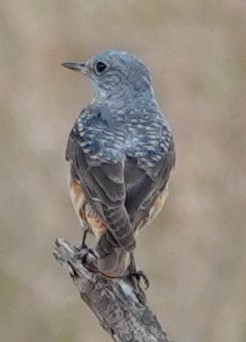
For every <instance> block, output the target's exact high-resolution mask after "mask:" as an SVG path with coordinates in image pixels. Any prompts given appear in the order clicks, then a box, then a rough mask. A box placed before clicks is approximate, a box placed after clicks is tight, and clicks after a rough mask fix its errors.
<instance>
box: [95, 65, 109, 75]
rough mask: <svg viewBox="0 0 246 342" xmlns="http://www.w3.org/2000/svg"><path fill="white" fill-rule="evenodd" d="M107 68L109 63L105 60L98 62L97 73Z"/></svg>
mask: <svg viewBox="0 0 246 342" xmlns="http://www.w3.org/2000/svg"><path fill="white" fill-rule="evenodd" d="M106 68H107V65H106V64H105V63H103V62H97V64H96V66H95V69H96V72H97V74H101V73H102V72H103V71H104V70H105V69H106Z"/></svg>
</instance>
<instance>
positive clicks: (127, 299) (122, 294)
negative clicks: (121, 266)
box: [54, 239, 170, 342]
mask: <svg viewBox="0 0 246 342" xmlns="http://www.w3.org/2000/svg"><path fill="white" fill-rule="evenodd" d="M77 255H78V253H77V249H76V247H72V246H70V245H69V243H68V242H66V241H65V240H64V239H57V241H56V247H55V250H54V256H55V257H56V259H57V260H58V261H59V262H60V263H61V264H62V265H64V266H66V267H67V268H68V270H69V273H70V275H71V277H72V279H73V282H74V284H75V286H76V287H77V289H78V291H79V293H80V296H81V298H82V300H83V301H84V302H85V303H86V304H87V305H88V306H89V307H90V309H91V310H92V311H93V312H94V314H95V315H96V317H97V318H98V320H99V323H100V324H101V326H102V327H103V328H104V329H105V330H106V331H107V332H108V333H109V334H110V335H111V336H112V338H113V340H114V341H121V342H126V341H127V342H138V341H139V342H156V341H158V342H170V341H169V340H168V339H167V336H166V333H165V332H164V331H163V330H162V328H161V326H160V324H159V322H158V321H157V319H156V317H155V315H154V314H153V313H152V312H151V311H150V309H149V308H148V307H147V306H146V304H145V295H144V293H143V291H142V290H141V288H140V287H139V285H138V283H136V284H135V283H132V282H130V281H129V280H126V279H106V278H104V277H102V276H101V275H100V274H98V273H95V272H92V271H90V270H89V269H88V268H87V267H85V265H84V264H82V262H81V257H78V256H77ZM93 259H95V257H94V256H93V254H89V261H88V262H92V263H93ZM87 260H88V258H87Z"/></svg>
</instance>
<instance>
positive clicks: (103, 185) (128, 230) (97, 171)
mask: <svg viewBox="0 0 246 342" xmlns="http://www.w3.org/2000/svg"><path fill="white" fill-rule="evenodd" d="M79 142H80V137H79V136H78V134H77V132H76V130H73V131H72V132H71V134H70V137H69V141H68V146H67V152H66V159H67V160H69V161H70V162H71V163H72V170H73V171H72V172H73V173H74V175H75V176H76V177H77V178H78V179H79V181H80V182H81V184H82V186H83V189H84V190H85V193H86V196H87V200H88V201H89V202H90V204H91V206H92V207H93V209H94V210H95V211H96V212H97V213H98V214H99V215H100V216H101V217H102V219H103V220H104V222H105V223H106V225H107V228H108V231H109V235H108V237H107V238H108V240H110V242H111V244H113V245H115V246H117V247H124V248H126V249H127V248H131V247H132V246H133V244H134V234H133V230H132V226H131V223H130V220H129V217H128V214H127V211H126V209H125V206H124V203H125V197H126V192H125V183H124V161H123V160H120V161H117V162H115V161H114V162H110V161H107V162H101V163H100V164H98V163H97V164H96V166H93V164H92V165H91V163H90V157H89V156H88V155H87V154H86V153H85V152H84V151H83V148H81V146H80V143H79Z"/></svg>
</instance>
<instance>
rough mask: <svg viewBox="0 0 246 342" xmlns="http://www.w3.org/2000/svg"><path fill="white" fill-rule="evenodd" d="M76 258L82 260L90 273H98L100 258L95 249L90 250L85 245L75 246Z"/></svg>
mask: <svg viewBox="0 0 246 342" xmlns="http://www.w3.org/2000/svg"><path fill="white" fill-rule="evenodd" d="M74 249H75V251H76V252H75V258H76V259H77V260H80V261H81V263H82V265H84V266H85V267H86V268H87V269H88V270H89V271H92V272H97V266H96V265H97V259H98V256H97V254H96V252H95V250H94V249H92V248H88V247H87V246H86V245H85V244H83V247H82V246H81V245H79V246H75V248H74Z"/></svg>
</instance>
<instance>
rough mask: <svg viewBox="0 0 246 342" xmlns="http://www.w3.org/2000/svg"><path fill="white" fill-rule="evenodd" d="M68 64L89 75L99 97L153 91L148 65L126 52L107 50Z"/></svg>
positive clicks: (137, 94) (100, 98)
mask: <svg viewBox="0 0 246 342" xmlns="http://www.w3.org/2000/svg"><path fill="white" fill-rule="evenodd" d="M62 65H63V66H64V67H66V68H68V69H71V70H75V71H78V72H80V73H82V74H83V75H86V76H88V77H89V78H90V79H91V81H92V85H93V88H94V91H95V95H96V98H97V99H98V100H104V99H111V100H114V99H117V98H122V97H126V98H129V96H133V97H138V96H141V95H142V94H146V93H149V94H152V93H153V90H152V86H151V77H150V73H149V71H148V69H147V67H146V66H145V64H144V63H143V62H142V61H141V60H140V59H138V58H137V57H135V56H134V55H131V54H129V53H127V52H124V51H105V52H102V53H100V54H98V55H95V56H93V57H92V58H91V59H90V60H88V61H87V62H84V63H82V62H68V63H63V64H62Z"/></svg>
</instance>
